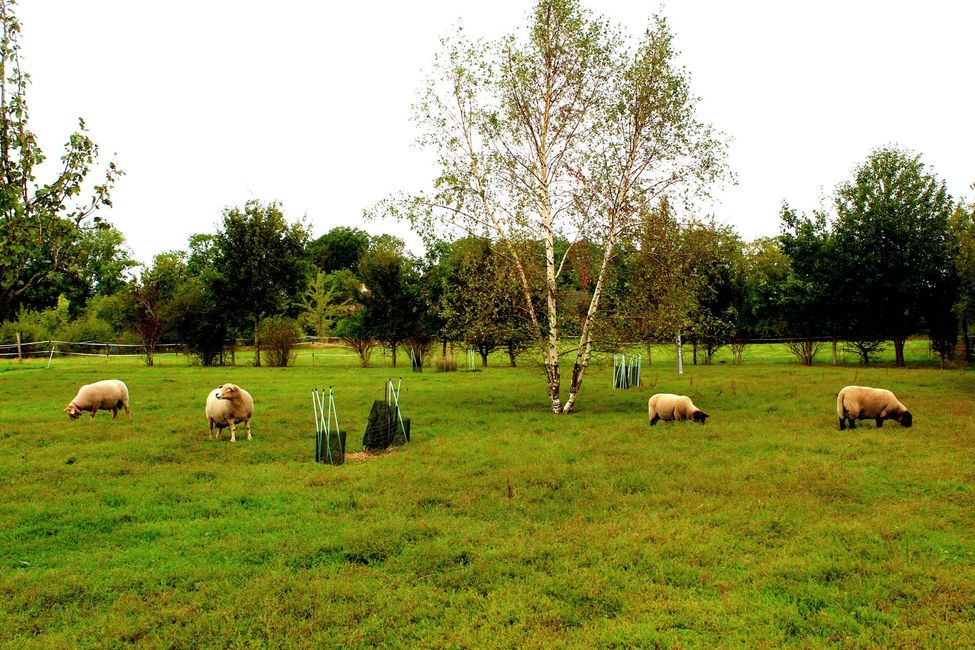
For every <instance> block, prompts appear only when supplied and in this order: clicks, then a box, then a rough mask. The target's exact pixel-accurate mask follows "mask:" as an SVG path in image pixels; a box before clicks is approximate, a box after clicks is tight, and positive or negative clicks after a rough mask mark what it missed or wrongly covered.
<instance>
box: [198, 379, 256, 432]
mask: <svg viewBox="0 0 975 650" xmlns="http://www.w3.org/2000/svg"><path fill="white" fill-rule="evenodd" d="M253 415H254V399H253V398H252V397H251V394H250V393H248V392H247V391H246V390H244V389H243V388H241V387H240V386H237V385H236V384H223V385H222V386H219V387H217V388H216V389H214V390H212V391H210V394H209V395H208V396H207V421H208V422H209V423H210V435H211V436H213V427H214V426H216V427H217V434H216V436H215V437H217V438H219V437H220V432H221V431H222V430H223V429H224V428H225V427H230V442H237V423H238V422H243V423H244V425H245V426H246V427H247V439H248V440H250V439H251V417H253Z"/></svg>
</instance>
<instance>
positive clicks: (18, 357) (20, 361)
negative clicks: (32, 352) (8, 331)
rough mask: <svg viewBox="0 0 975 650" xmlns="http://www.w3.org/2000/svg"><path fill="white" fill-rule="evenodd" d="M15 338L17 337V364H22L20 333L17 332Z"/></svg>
mask: <svg viewBox="0 0 975 650" xmlns="http://www.w3.org/2000/svg"><path fill="white" fill-rule="evenodd" d="M16 337H17V363H23V362H24V357H23V355H22V354H21V351H20V332H17V334H16Z"/></svg>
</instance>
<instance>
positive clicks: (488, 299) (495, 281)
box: [435, 237, 524, 366]
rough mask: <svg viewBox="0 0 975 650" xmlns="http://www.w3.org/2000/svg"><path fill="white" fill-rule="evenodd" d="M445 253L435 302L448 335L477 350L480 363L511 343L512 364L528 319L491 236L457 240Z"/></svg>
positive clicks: (514, 284)
mask: <svg viewBox="0 0 975 650" xmlns="http://www.w3.org/2000/svg"><path fill="white" fill-rule="evenodd" d="M445 258H446V260H445V261H446V266H447V271H446V273H445V275H446V277H445V278H444V285H445V287H444V290H443V291H442V292H441V293H440V295H439V296H438V300H437V304H436V306H435V308H436V311H437V313H438V315H439V316H440V317H441V318H442V319H443V323H444V330H445V333H446V335H447V336H448V337H449V338H451V339H453V340H460V341H463V342H464V343H466V344H467V345H469V346H470V347H472V348H474V349H475V350H477V351H478V354H480V355H481V365H482V366H487V359H488V355H489V354H490V353H491V352H492V351H494V350H496V349H499V348H508V349H509V357H511V362H512V364H513V363H514V358H513V357H514V354H515V353H517V351H518V346H519V345H520V342H521V341H522V340H523V338H524V333H523V327H522V326H521V325H522V323H523V322H524V319H523V318H522V317H520V314H519V313H518V312H523V310H521V309H518V308H517V305H519V304H520V302H519V292H518V288H517V283H516V281H515V280H516V279H515V278H513V277H511V273H510V270H509V267H508V266H507V265H506V264H505V263H504V260H503V259H502V257H501V256H500V255H498V254H496V253H495V252H494V251H493V249H492V247H491V243H490V242H489V241H488V240H486V239H483V238H478V237H472V238H465V239H461V240H458V241H456V242H454V243H453V244H452V246H451V247H450V252H449V253H448V254H447V255H446V256H445Z"/></svg>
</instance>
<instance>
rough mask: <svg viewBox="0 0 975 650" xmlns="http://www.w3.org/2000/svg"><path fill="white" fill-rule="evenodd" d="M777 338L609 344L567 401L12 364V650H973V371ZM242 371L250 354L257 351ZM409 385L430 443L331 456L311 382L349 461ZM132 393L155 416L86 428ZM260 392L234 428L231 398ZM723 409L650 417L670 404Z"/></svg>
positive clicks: (106, 362)
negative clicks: (225, 387)
mask: <svg viewBox="0 0 975 650" xmlns="http://www.w3.org/2000/svg"><path fill="white" fill-rule="evenodd" d="M775 348H776V346H753V347H752V348H750V349H749V350H748V351H746V353H745V358H744V362H743V363H742V364H740V365H739V364H735V363H733V362H732V360H731V358H730V355H726V354H723V355H721V356H719V357H718V358H716V359H715V363H714V364H713V365H711V366H703V365H698V366H693V365H691V364H690V361H689V359H690V355H689V350H688V351H687V352H686V356H685V364H686V365H685V373H684V374H683V375H682V376H678V375H677V373H676V367H675V364H674V359H673V354H672V352H671V349H670V348H661V349H660V350H654V357H653V362H652V364H650V365H649V366H647V365H646V362H645V365H644V369H643V381H644V385H643V386H642V387H641V388H639V389H635V390H627V391H614V390H612V388H611V379H610V375H611V364H610V361H609V360H608V358H607V357H605V356H603V357H601V358H600V359H599V360H598V363H597V364H596V365H595V366H594V367H593V368H591V369H590V372H589V374H588V375H587V377H586V382H585V385H584V388H583V393H582V396H581V398H580V400H579V402H578V407H579V410H578V412H577V413H575V414H573V415H569V416H553V415H550V414H549V413H548V411H547V405H546V401H545V391H544V378H543V375H542V373H541V371H540V370H539V368H538V367H537V364H536V363H535V362H534V361H533V360H532V359H531V357H530V356H525V357H523V358H522V361H521V363H520V365H519V367H518V368H509V367H507V366H506V365H505V359H504V358H503V357H502V356H498V357H497V358H492V361H491V365H490V366H489V367H488V368H487V369H485V370H483V371H481V372H475V373H466V372H455V373H435V372H431V371H425V372H423V373H410V372H408V365H406V364H407V359H406V357H405V355H403V356H401V357H400V359H401V362H402V365H404V366H406V367H403V368H399V369H395V370H394V369H391V368H389V367H386V365H387V362H388V358H386V361H383V359H384V358H383V357H382V356H381V355H379V356H377V357H376V358H375V359H374V360H375V361H376V365H377V366H378V367H375V368H369V369H360V368H358V367H356V365H357V364H356V363H355V360H354V359H353V358H351V357H346V356H341V354H342V352H343V351H341V350H338V351H336V352H334V353H333V354H334V357H329V356H328V355H325V354H322V355H320V358H319V357H316V359H315V364H316V365H314V366H312V365H311V364H310V363H301V364H300V365H298V366H297V367H293V368H286V369H275V368H253V367H245V366H238V367H225V368H201V367H194V366H192V365H188V364H187V363H186V362H185V360H184V359H182V358H179V357H172V358H162V359H161V360H160V363H159V365H157V366H156V367H154V368H145V367H143V366H140V365H139V364H138V361H137V360H133V359H98V358H81V359H66V358H63V357H56V358H54V360H53V363H52V364H51V368H46V364H47V359H43V360H30V361H27V362H25V363H23V364H16V363H13V362H0V388H2V391H0V490H2V492H0V495H2V498H0V557H2V567H3V570H2V574H0V646H2V647H10V648H68V647H98V648H115V647H122V646H135V647H146V648H170V647H175V648H186V647H229V648H237V647H247V648H250V647H268V648H306V647H307V648H322V647H341V648H359V647H362V648H365V647H377V646H379V647H410V648H414V647H420V648H423V647H431V648H512V647H519V648H533V647H571V648H597V647H598V648H612V647H619V648H623V647H655V646H661V647H681V648H692V647H701V648H713V647H742V648H755V647H783V646H784V647H800V648H810V647H811V648H819V647H926V648H946V647H957V648H967V647H971V644H972V639H973V638H975V568H973V567H975V404H973V401H972V394H973V387H975V374H973V373H972V372H971V371H968V370H949V371H942V370H938V369H937V362H936V361H935V360H934V359H933V358H932V357H931V356H930V355H929V354H928V353H927V348H926V343H925V342H920V341H916V342H911V347H910V348H909V355H908V363H909V365H911V366H913V367H911V368H908V369H906V370H905V369H895V368H893V367H891V365H890V363H889V360H882V363H880V364H879V365H878V366H876V367H868V368H863V367H860V366H857V365H855V364H854V363H853V361H854V359H853V357H852V356H849V355H848V356H847V358H846V359H845V363H844V364H843V365H839V366H832V365H830V363H829V361H830V360H831V358H830V354H829V351H828V350H824V352H823V354H821V355H820V357H819V359H818V363H817V365H815V366H813V367H811V368H806V367H802V366H800V365H798V364H796V363H795V362H794V360H791V358H790V357H788V353H787V352H785V353H784V355H785V356H783V355H782V354H780V351H779V350H776V349H775ZM239 360H243V359H242V358H239ZM390 376H393V377H394V378H398V377H399V376H402V379H403V390H402V396H401V397H402V402H403V405H404V411H405V412H404V415H406V416H407V417H410V418H411V419H412V438H413V439H412V442H410V443H409V444H408V445H406V446H404V447H403V448H400V449H397V450H394V451H392V452H389V453H387V454H383V455H380V456H377V457H364V456H363V455H360V454H355V455H354V456H355V457H353V458H350V459H349V460H348V462H347V463H346V464H345V465H344V466H341V467H333V466H327V465H316V464H314V463H313V462H312V458H313V453H314V442H315V441H314V427H313V423H312V405H311V389H312V387H316V386H317V387H327V386H329V385H331V386H333V387H334V389H335V395H336V401H337V404H338V408H339V418H340V422H341V424H342V426H343V428H344V429H346V430H348V432H349V434H348V436H349V443H350V449H351V450H352V451H355V450H357V449H359V447H360V446H361V440H362V432H363V430H364V428H365V423H366V418H367V416H368V412H369V408H370V406H371V403H372V400H374V399H380V398H381V397H382V395H383V384H384V382H385V380H386V379H387V378H388V377H390ZM112 377H117V378H120V379H123V380H125V381H126V383H127V384H128V386H129V389H130V392H131V397H132V401H131V406H132V415H133V417H132V420H131V421H129V420H127V419H125V418H124V416H120V417H119V419H117V420H112V418H111V414H110V413H108V414H106V413H104V412H102V413H100V414H99V415H98V416H97V417H96V418H94V419H90V418H88V417H87V416H84V417H82V419H80V420H79V421H77V422H71V421H69V420H68V418H67V416H66V415H65V414H64V413H62V409H63V407H64V406H65V405H66V404H67V402H68V401H69V400H70V399H71V398H72V397H74V394H75V391H76V390H77V388H78V386H80V385H81V384H84V383H89V382H91V381H94V380H96V379H102V378H112ZM227 381H233V382H236V383H239V384H240V385H242V386H244V387H245V388H247V389H248V390H249V391H250V392H251V393H252V394H253V395H254V398H255V402H256V417H255V420H254V423H253V433H254V439H253V440H251V441H247V440H246V439H240V440H239V441H238V442H237V443H236V444H231V443H230V442H229V441H228V439H229V435H228V433H227V432H224V435H223V437H222V439H221V440H219V441H216V440H211V439H208V437H207V426H206V422H205V418H204V415H203V411H204V402H205V398H206V395H207V392H208V391H209V390H210V389H211V388H212V387H214V386H216V385H218V384H220V383H223V382H227ZM850 383H857V384H865V385H874V386H884V387H887V388H890V389H891V390H893V391H894V392H895V393H897V395H898V396H899V397H900V398H901V401H903V402H904V403H905V404H906V405H907V406H908V408H909V409H910V410H911V411H912V413H913V414H914V423H915V424H914V427H913V428H911V429H903V428H901V427H899V426H897V425H896V424H892V423H888V424H887V426H885V427H883V428H882V429H877V428H875V427H874V425H873V423H872V422H864V423H861V425H860V426H859V427H858V428H857V429H856V430H854V431H842V432H841V431H839V430H838V428H837V424H838V421H837V417H836V414H835V396H836V392H837V390H838V389H839V388H840V387H842V386H844V385H846V384H850ZM658 391H666V392H679V393H685V394H689V395H691V396H692V398H693V399H694V401H695V403H697V405H698V406H700V407H701V408H702V409H704V410H705V411H707V412H708V413H709V414H710V415H711V418H710V419H709V420H708V423H707V424H706V425H705V426H699V425H695V424H692V423H660V424H658V425H657V426H655V427H653V428H651V427H649V426H648V424H647V415H646V401H647V398H648V397H649V396H650V394H651V393H653V392H658Z"/></svg>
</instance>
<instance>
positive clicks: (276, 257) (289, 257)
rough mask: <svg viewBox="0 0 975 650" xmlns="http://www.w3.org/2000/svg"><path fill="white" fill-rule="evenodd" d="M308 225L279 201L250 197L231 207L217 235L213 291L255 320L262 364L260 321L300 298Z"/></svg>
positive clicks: (305, 270)
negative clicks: (289, 216) (290, 218)
mask: <svg viewBox="0 0 975 650" xmlns="http://www.w3.org/2000/svg"><path fill="white" fill-rule="evenodd" d="M307 241H308V229H307V228H306V227H305V225H304V224H302V223H300V222H299V223H295V224H289V223H288V222H287V221H286V220H285V218H284V214H283V213H282V212H281V206H280V205H278V204H277V203H269V204H267V205H262V204H261V203H260V202H259V201H256V200H250V201H248V202H247V203H245V204H244V207H243V209H240V208H228V209H226V210H224V213H223V227H222V228H221V230H220V231H219V232H218V233H217V235H216V238H215V239H214V241H213V268H214V278H213V289H212V291H213V295H214V296H215V297H216V298H217V299H218V300H219V301H220V303H221V305H222V307H223V308H224V309H226V310H228V311H229V312H230V313H231V314H233V315H235V316H237V317H238V318H240V319H241V320H242V321H243V322H244V323H250V325H251V326H252V327H251V331H252V333H253V335H254V344H255V346H256V348H257V355H256V356H255V364H256V365H258V366H259V365H261V357H260V323H261V320H262V319H263V318H264V317H265V316H267V315H271V314H280V313H283V312H285V311H286V310H288V309H289V308H290V307H291V306H292V305H294V304H296V303H297V302H298V301H299V298H300V294H301V292H302V291H303V290H304V288H305V286H306V283H307V278H308V271H309V268H308V264H307V262H306V258H305V254H304V253H305V244H306V243H307Z"/></svg>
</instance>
